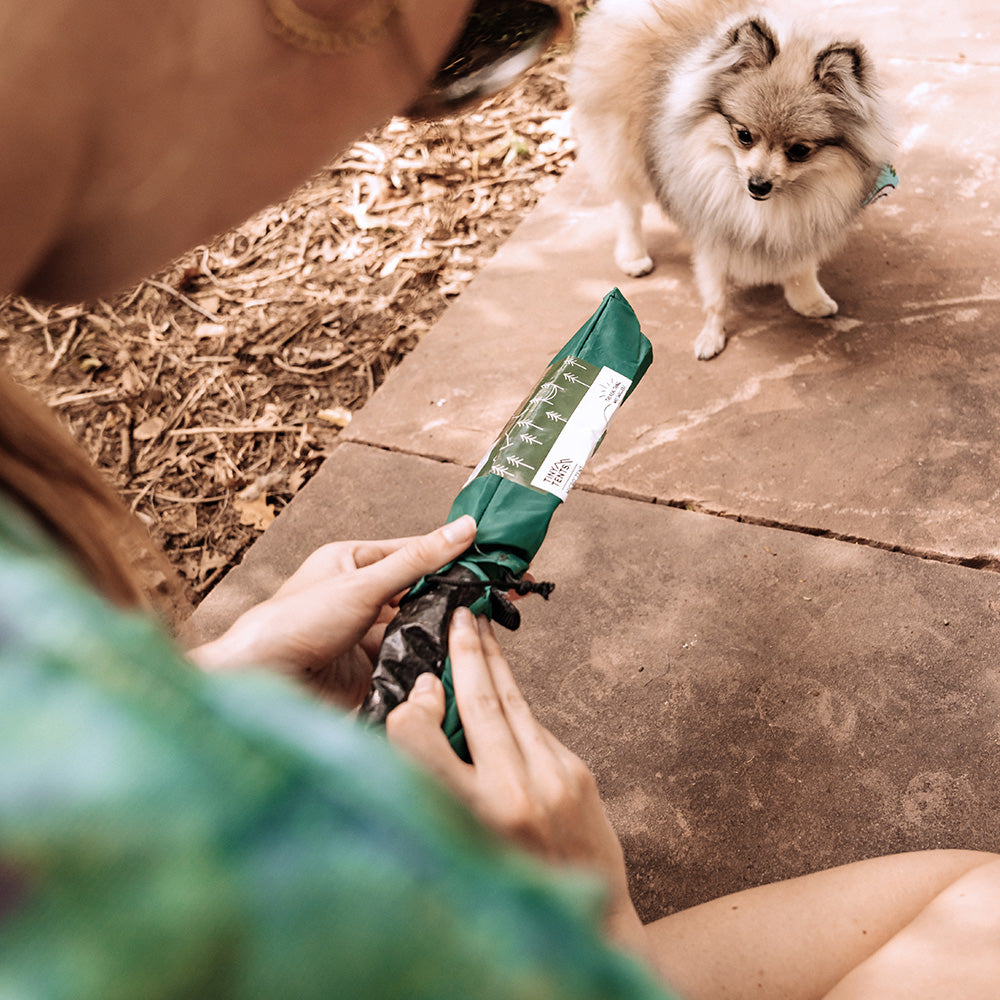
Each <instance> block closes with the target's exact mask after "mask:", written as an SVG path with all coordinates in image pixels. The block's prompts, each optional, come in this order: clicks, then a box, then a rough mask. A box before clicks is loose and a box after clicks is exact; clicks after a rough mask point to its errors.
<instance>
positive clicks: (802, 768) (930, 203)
mask: <svg viewBox="0 0 1000 1000" xmlns="http://www.w3.org/2000/svg"><path fill="white" fill-rule="evenodd" d="M794 5H795V6H797V8H798V9H799V10H809V7H808V6H807V5H805V4H804V3H798V2H797V0H795V3H794ZM815 16H816V17H818V18H820V19H823V20H827V21H832V20H837V21H838V22H839V23H847V22H849V23H850V24H851V25H853V27H854V29H855V30H856V31H857V33H858V34H861V35H862V36H863V37H864V38H865V39H866V41H868V42H869V43H870V45H871V47H872V49H873V50H874V51H875V52H876V53H877V54H878V55H879V56H880V57H881V59H883V60H884V75H885V77H886V79H887V84H888V90H889V94H890V97H891V98H892V99H893V101H894V103H895V104H896V106H897V108H898V112H899V114H898V117H899V133H900V137H901V148H900V157H899V160H898V162H897V166H898V168H899V170H900V173H901V175H902V178H903V183H902V187H901V189H900V190H899V191H898V192H897V193H896V194H894V195H893V196H892V197H891V198H890V199H889V200H888V201H881V202H879V203H878V204H877V205H875V206H874V207H873V208H871V209H870V210H869V211H868V212H866V213H865V218H864V220H863V223H862V225H861V227H860V228H859V231H858V232H857V233H856V234H854V236H853V238H852V240H851V241H850V242H849V244H848V246H847V247H846V249H845V250H844V252H843V253H842V254H840V255H839V256H838V257H837V258H836V259H835V260H834V261H832V262H831V263H830V265H829V266H828V267H827V268H826V269H825V272H824V278H825V280H826V282H827V285H828V288H829V290H830V291H831V292H832V293H833V294H834V295H835V297H837V298H839V300H840V303H841V312H840V315H839V316H838V317H836V318H834V319H832V320H828V321H805V320H803V319H801V318H799V317H796V316H795V315H793V314H791V313H790V312H789V311H788V310H787V308H786V307H785V306H784V304H783V303H782V302H781V301H780V299H779V296H778V294H777V293H776V292H775V291H774V290H769V289H764V290H756V291H752V292H746V293H743V294H741V295H740V296H739V297H738V299H737V303H736V308H735V309H734V311H733V317H732V322H731V323H730V326H731V328H732V332H733V337H732V341H731V343H730V345H729V346H728V347H727V348H726V350H725V352H724V353H723V354H722V355H721V356H720V357H719V358H718V359H716V360H714V361H711V362H708V363H705V362H697V361H695V359H694V357H693V351H692V344H693V340H694V336H695V334H696V333H697V331H698V329H699V327H700V323H701V320H700V309H699V305H698V302H697V300H696V297H695V295H694V291H693V287H692V282H691V279H690V273H689V266H688V262H687V258H686V252H685V249H684V247H683V246H682V245H681V244H680V242H679V240H678V238H677V235H676V233H675V232H674V231H673V229H672V227H671V226H670V224H669V223H668V222H666V221H664V220H662V219H660V218H657V217H656V215H655V213H653V212H650V213H649V215H648V217H649V221H650V225H651V230H652V234H653V236H652V240H653V249H654V254H655V257H656V260H657V270H656V271H655V272H654V273H653V275H651V276H650V277H648V278H645V279H641V280H632V279H624V278H623V277H620V276H619V275H617V274H616V273H615V271H614V267H613V264H612V262H611V242H612V231H611V222H610V219H609V216H608V213H607V211H606V210H605V208H604V207H603V206H602V205H601V204H600V202H599V201H598V200H597V198H596V196H595V194H594V192H592V191H591V190H590V189H589V187H588V184H587V180H586V178H585V176H584V175H583V174H582V173H581V172H580V171H572V172H571V173H570V175H569V176H568V177H567V178H565V179H564V180H563V181H561V182H560V184H559V185H558V186H557V187H556V189H555V190H554V191H553V192H552V193H551V194H550V195H549V196H548V197H547V198H546V199H545V200H544V201H543V202H542V204H541V205H540V206H539V208H538V209H537V210H536V211H535V212H534V213H533V214H532V215H531V216H530V217H529V218H528V220H526V222H525V223H524V224H523V226H522V227H521V228H520V229H519V230H518V232H517V233H516V234H515V236H514V237H513V238H512V239H511V240H510V241H508V243H507V244H505V246H504V247H503V248H502V249H501V250H500V252H499V253H498V255H497V256H496V257H495V258H494V260H493V261H492V262H491V263H490V265H489V266H488V267H487V268H486V269H485V271H484V272H482V274H481V275H480V276H479V277H478V278H477V279H476V280H475V282H474V283H473V284H472V285H471V286H470V288H469V289H468V290H467V291H466V292H465V293H464V294H463V295H462V296H461V297H460V298H459V299H458V300H457V301H456V302H455V303H454V305H453V306H452V307H450V309H449V310H448V312H447V313H446V314H445V316H444V318H443V319H442V321H441V322H440V323H439V324H438V326H437V327H436V328H435V329H434V330H433V331H431V332H430V333H429V334H428V335H426V336H425V337H424V338H423V339H422V341H421V344H420V346H419V347H418V348H417V350H416V351H415V352H414V353H413V354H412V355H411V356H410V357H409V358H408V359H407V360H406V361H405V362H404V363H403V365H402V366H401V367H400V368H399V369H397V370H396V371H395V372H394V373H393V374H392V376H390V378H389V380H388V381H387V383H386V384H385V385H384V386H383V387H382V388H381V389H380V390H379V392H378V393H377V394H376V395H375V397H374V399H373V400H372V401H371V402H370V403H369V404H368V405H367V406H366V407H365V409H364V410H363V411H362V412H361V413H360V414H359V415H358V416H357V418H356V420H355V422H354V424H353V426H352V427H351V428H350V429H349V430H348V432H347V433H346V434H345V435H344V436H343V439H342V443H341V444H340V445H339V446H338V447H337V448H336V450H335V451H334V453H333V455H332V457H331V458H330V459H329V460H328V461H327V462H326V463H325V464H324V466H323V467H322V469H321V470H320V472H319V473H318V474H317V476H316V477H315V478H314V479H313V480H312V481H311V482H310V483H309V484H307V486H306V487H305V488H304V489H303V490H302V491H301V493H300V494H299V495H298V496H297V497H296V498H295V500H294V501H293V503H292V504H291V505H290V506H289V507H288V509H287V510H286V511H285V512H284V513H283V514H282V515H281V516H280V517H279V518H278V519H277V520H276V521H275V523H274V524H273V525H272V526H271V527H270V528H269V529H268V531H267V532H265V534H264V535H263V537H262V538H261V540H260V541H259V542H258V543H257V544H256V545H255V546H254V547H253V548H252V549H251V551H250V552H249V554H248V555H247V557H246V559H245V561H244V563H243V564H242V565H241V566H240V567H238V568H237V569H236V570H234V571H233V572H232V573H230V574H229V575H228V576H227V577H226V579H225V580H224V581H223V582H222V583H221V584H220V585H219V586H218V587H217V588H216V589H215V590H214V591H213V592H212V594H210V595H209V597H208V598H207V599H206V601H205V602H204V603H203V605H202V606H201V608H199V610H198V612H197V613H196V615H195V616H194V618H193V620H192V623H191V629H192V631H193V633H194V634H196V635H200V636H201V637H204V638H207V637H209V636H211V635H214V634H217V633H218V632H219V631H221V630H222V629H224V628H225V627H226V626H227V625H228V624H229V622H230V621H231V620H232V619H233V618H234V617H235V616H236V615H237V614H238V613H239V612H240V611H242V610H244V609H245V608H247V607H249V606H250V605H251V604H253V603H255V602H256V601H258V600H260V599H261V598H263V597H266V596H267V595H268V594H269V593H271V592H272V591H273V590H274V589H275V587H276V586H277V585H278V583H280V581H281V580H283V579H284V578H285V577H286V576H287V575H288V574H289V573H290V572H291V571H292V570H293V569H294V568H295V567H296V566H297V565H298V564H299V562H300V561H301V560H302V558H304V557H305V555H307V554H308V552H310V551H311V550H312V549H313V548H314V547H315V546H317V545H319V544H322V543H323V542H326V541H330V540H333V539H337V538H350V537H378V536H387V535H396V534H405V533H411V532H417V531H424V530H427V529H429V528H430V527H433V526H434V525H435V524H437V523H438V522H439V521H440V520H441V519H442V518H443V517H444V516H445V514H446V512H447V510H448V508H449V506H450V502H451V498H452V497H453V496H454V494H455V492H456V491H457V490H458V489H459V488H460V486H461V484H462V483H463V482H464V480H465V478H466V476H467V475H468V470H469V469H470V468H471V467H472V466H473V465H474V464H475V463H476V462H477V461H478V460H479V458H480V457H481V456H482V454H483V453H484V452H485V450H486V448H487V447H488V446H489V445H490V444H491V443H492V440H493V437H494V436H495V434H496V433H497V431H498V430H499V428H500V427H501V426H502V425H503V423H504V422H505V420H506V419H507V417H508V416H509V415H510V413H511V412H512V411H513V409H514V407H515V406H516V404H517V403H518V402H519V401H520V399H521V398H522V396H523V395H524V394H525V392H526V391H527V389H528V388H530V386H531V385H532V384H533V382H534V381H535V379H536V377H537V375H538V373H539V372H540V371H541V370H542V368H543V366H544V364H545V362H546V361H547V360H548V358H549V357H550V356H551V355H552V354H553V353H554V352H555V351H556V350H557V349H558V348H559V347H560V346H561V345H562V344H563V343H564V342H565V340H566V339H567V338H568V337H569V336H570V335H571V334H572V333H573V332H574V331H575V330H576V329H577V328H578V327H579V326H580V325H581V324H582V323H583V322H584V321H585V319H586V318H587V317H588V316H589V314H590V313H591V312H592V310H593V309H594V308H595V307H596V305H597V304H598V302H599V301H600V299H601V298H602V297H603V295H604V294H605V293H606V292H607V291H608V289H609V288H610V287H612V286H613V285H614V284H618V285H620V287H621V288H622V290H623V291H624V292H625V294H626V295H627V297H628V298H629V300H630V301H631V302H632V304H633V306H634V307H635V308H636V311H637V313H638V314H639V317H640V320H641V322H642V324H643V327H644V329H645V332H646V333H647V335H648V336H649V337H650V338H651V340H652V341H653V344H654V349H655V351H656V360H655V361H654V364H653V367H652V369H651V370H650V372H649V373H648V375H647V376H646V379H645V381H644V382H643V384H642V385H641V386H640V388H639V389H638V390H637V392H636V393H635V394H634V395H633V397H632V398H631V399H630V400H629V402H628V403H627V404H626V406H625V407H624V408H623V409H622V411H621V412H620V413H619V414H618V416H616V418H615V420H614V422H613V423H612V425H611V428H610V431H609V434H608V438H607V440H606V441H605V443H604V445H603V446H602V448H601V450H600V451H599V452H598V454H597V455H596V456H595V458H594V460H593V461H592V463H591V465H590V466H589V467H588V470H587V471H586V472H585V473H584V477H583V478H582V479H581V481H580V484H579V485H578V486H577V488H576V489H574V491H573V492H572V493H571V494H570V497H569V500H568V501H567V503H566V504H565V505H564V506H563V507H562V508H561V509H560V510H559V511H557V513H556V516H555V518H554V520H553V524H552V529H551V531H550V533H549V537H548V539H547V540H546V542H545V545H544V546H543V548H542V550H541V552H540V553H539V556H538V558H537V560H536V562H535V566H534V567H533V571H534V572H535V574H536V576H537V577H539V578H542V579H553V580H555V581H556V583H557V590H556V592H555V594H554V595H553V598H552V600H551V601H550V602H548V603H546V602H543V601H541V600H540V599H536V598H529V599H527V600H526V602H525V604H523V605H522V612H523V615H524V619H525V625H524V626H523V628H522V629H521V631H520V632H518V633H514V634H509V635H505V636H502V639H503V641H504V646H505V648H506V649H507V651H508V652H509V654H510V657H511V660H512V662H513V663H514V664H515V665H516V669H517V672H518V676H519V678H520V680H521V681H522V683H523V685H524V687H525V690H526V693H527V694H528V697H529V699H530V700H531V702H532V704H533V705H534V706H535V708H536V711H537V712H538V714H539V715H540V716H541V718H542V719H543V720H544V721H545V722H546V723H547V724H548V725H550V726H551V727H552V728H553V729H554V731H555V732H556V733H557V735H559V736H560V737H561V738H563V739H564V740H565V741H566V742H567V743H568V744H569V745H570V746H572V747H573V748H574V749H576V750H577V751H578V752H579V753H580V754H581V755H582V756H583V757H584V758H585V759H587V760H588V762H589V763H590V764H591V765H592V766H593V767H594V769H595V771H596V773H597V775H598V780H599V782H600V784H601V787H602V791H603V792H604V794H605V797H606V799H607V801H608V804H609V809H610V812H611V815H612V817H613V819H614V820H615V822H616V824H617V825H618V827H619V829H620V830H621V832H622V835H623V840H624V843H625V847H626V853H627V857H628V861H629V865H630V871H631V877H632V882H633V887H634V888H635V890H636V895H637V899H638V903H639V906H640V909H641V911H642V912H643V914H644V915H646V916H656V915H659V914H661V913H664V912H668V911H669V910H672V909H675V908H678V907H681V906H686V905H689V904H691V903H694V902H697V901H699V900H702V899H706V898H710V897H713V896H716V895H718V894H720V893H722V892H727V891H731V890H733V889H738V888H742V887H744V886H746V885H752V884H759V883H762V882H766V881H771V880H773V879H776V878H784V877H789V876H792V875H797V874H800V873H802V872H805V871H809V870H814V869H816V868H820V867H824V866H827V865H830V864H836V863H840V862H845V861H850V860H854V859H856V858H859V857H865V856H870V855H875V854H881V853H885V852H888V851H895V850H907V849H918V848H925V847H972V848H988V849H995V848H996V844H997V837H998V827H997V822H996V818H995V817H996V816H997V815H998V814H1000V813H998V806H1000V802H998V797H1000V787H998V783H997V781H996V775H997V773H998V767H997V765H998V763H1000V762H998V754H1000V722H998V721H997V720H998V719H1000V712H998V707H1000V705H998V702H1000V652H998V651H1000V617H998V612H1000V576H998V575H997V573H996V572H988V571H984V570H983V569H982V568H978V569H977V568H974V567H987V568H989V569H996V568H997V567H998V559H1000V541H998V539H1000V531H998V528H1000V524H998V517H1000V514H998V504H997V500H998V492H1000V468H998V462H1000V459H998V458H997V457H996V449H995V447H994V438H995V434H996V423H997V420H996V408H997V404H996V400H997V398H998V391H1000V347H998V343H997V339H998V338H997V334H998V332H1000V305H998V303H1000V278H998V276H997V269H996V249H995V245H996V235H997V232H998V231H1000V175H998V160H997V155H998V154H997V149H998V148H1000V143H998V141H997V140H998V138H1000V124H998V119H997V116H996V115H995V113H994V108H993V104H994V103H995V100H996V96H997V94H1000V55H998V51H1000V14H998V12H997V11H996V10H994V9H993V8H990V9H985V8H984V7H980V6H979V4H978V0H975V2H974V0H957V2H954V3H949V4H947V6H946V5H945V4H943V3H937V2H932V0H920V2H918V3H916V4H909V5H902V4H889V5H871V4H870V3H868V4H866V3H862V2H860V0H848V2H839V0H834V2H831V3H826V4H824V5H822V8H821V9H820V10H818V11H816V12H815ZM851 33H852V34H853V33H854V32H853V31H852V32H851ZM689 508H691V509H689ZM713 514H714V515H721V516H711V515H713ZM823 535H825V536H827V537H820V536H823ZM852 540H857V541H859V542H863V544H855V543H854V542H852ZM894 548H896V549H900V550H902V551H895V552H894V551H891V550H892V549H894ZM920 553H923V554H926V555H927V556H929V558H919V557H918V555H917V554H920ZM949 560H953V561H955V562H954V563H949ZM959 563H964V565H963V564H959Z"/></svg>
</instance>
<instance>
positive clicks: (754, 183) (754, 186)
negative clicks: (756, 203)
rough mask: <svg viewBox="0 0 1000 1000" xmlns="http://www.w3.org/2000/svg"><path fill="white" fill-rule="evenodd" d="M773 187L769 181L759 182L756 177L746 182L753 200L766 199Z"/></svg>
mask: <svg viewBox="0 0 1000 1000" xmlns="http://www.w3.org/2000/svg"><path fill="white" fill-rule="evenodd" d="M773 186H774V185H773V184H772V183H771V182H770V181H759V180H757V178H756V177H751V178H750V180H749V181H747V188H748V189H749V191H750V193H751V194H752V195H753V196H754V197H755V198H766V197H767V196H768V195H769V194H770V193H771V188H772V187H773Z"/></svg>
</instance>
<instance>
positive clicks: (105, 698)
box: [0, 498, 664, 1000]
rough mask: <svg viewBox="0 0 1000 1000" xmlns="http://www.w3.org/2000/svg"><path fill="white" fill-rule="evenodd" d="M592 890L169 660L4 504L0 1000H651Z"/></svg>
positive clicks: (233, 685) (158, 638)
mask: <svg viewBox="0 0 1000 1000" xmlns="http://www.w3.org/2000/svg"><path fill="white" fill-rule="evenodd" d="M599 904H600V898H599V894H598V893H597V892H596V890H595V887H594V885H593V884H591V883H589V882H586V881H583V880H581V879H580V878H575V879H571V878H569V877H567V876H558V877H557V876H554V875H553V874H552V873H550V872H547V871H544V870H542V869H541V867H540V866H538V865H536V864H534V863H533V862H531V861H530V860H529V859H527V858H525V857H524V856H522V855H520V854H518V853H516V852H514V851H513V850H511V849H509V848H507V847H506V846H504V845H501V844H499V843H497V842H496V840H495V839H494V838H492V837H491V836H489V835H488V834H486V833H485V832H484V831H483V830H482V829H481V828H480V827H479V826H478V825H477V824H476V823H475V822H474V821H473V820H472V819H471V817H470V816H469V815H468V814H467V813H466V812H465V810H464V809H463V808H462V807H461V806H460V805H458V804H457V803H456V802H454V801H453V800H452V799H451V798H450V797H448V796H447V795H446V794H445V793H443V792H442V791H440V790H439V789H437V787H436V786H434V785H433V784H432V783H431V782H429V781H428V780H426V779H424V778H423V777H421V776H420V775H419V774H417V773H416V772H414V771H412V770H411V769H410V768H409V767H408V766H406V765H405V764H404V763H403V762H401V761H400V760H399V759H398V758H397V757H396V756H395V755H394V753H393V752H392V751H391V749H390V748H389V747H387V746H386V745H385V744H384V742H383V741H382V740H381V739H380V738H379V737H377V736H375V735H372V734H371V733H368V732H365V731H363V730H362V729H361V728H360V727H358V726H356V725H354V724H353V723H351V722H350V721H349V720H347V719H344V718H341V717H338V716H336V715H335V714H333V713H332V712H331V711H330V710H329V709H327V708H325V707H324V706H321V705H319V704H317V703H315V702H314V701H312V700H311V699H310V698H309V697H308V696H307V695H305V694H304V693H301V692H299V691H298V689H297V688H295V686H294V685H292V684H290V683H289V682H287V681H283V680H281V679H280V678H276V677H271V676H269V675H267V674H265V673H263V672H254V673H248V674H243V675H239V676H229V677H217V676H207V675H203V674H201V673H199V672H198V671H197V670H195V669H194V668H193V667H191V666H190V665H188V664H187V662H186V661H185V660H184V659H183V657H182V656H181V655H180V654H179V653H178V652H177V651H176V649H175V648H174V647H173V645H172V644H171V642H170V641H169V639H167V638H166V637H165V636H164V634H163V633H162V632H161V631H160V630H159V628H158V627H157V625H156V624H155V623H154V622H153V621H151V620H150V619H149V618H148V617H145V616H141V615H139V614H130V613H122V612H119V611H116V610H114V609H113V608H111V607H109V606H108V604H107V603H105V602H104V601H103V600H102V599H101V598H100V597H99V596H97V595H96V594H95V593H94V592H93V591H92V590H91V589H90V588H89V587H87V586H86V585H85V584H84V583H82V582H81V581H80V580H79V579H78V578H77V576H76V574H75V572H74V570H73V569H72V568H71V567H69V566H68V565H67V563H66V562H65V561H64V560H63V559H62V558H61V557H60V556H59V555H58V553H56V552H55V551H54V550H53V548H52V546H51V545H50V544H49V543H48V541H47V540H46V539H45V538H44V537H43V536H41V535H40V534H39V533H38V531H37V530H36V529H35V528H34V526H33V524H32V523H31V522H29V521H28V520H27V519H26V518H25V517H24V516H23V515H22V514H21V513H20V512H19V511H18V510H17V509H16V508H14V507H13V506H12V505H10V504H9V503H8V502H7V501H5V500H3V499H2V498H0V998H2V1000H64V998H65V1000H70V998H72V1000H90V998H93V1000H158V998H166V997H171V998H182V1000H198V998H202V997H204V998H209V997H211V998H213V1000H224V998H241V1000H242V998H260V1000H275V998H281V997H290V998H292V997H294V998H296V1000H310V998H313V997H317V998H318V997H338V998H340V997H356V998H373V1000H374V998H378V1000H387V998H394V997H407V998H428V1000H430V998H434V1000H448V998H455V1000H475V998H480V997H482V998H486V997H489V998H491V1000H496V998H505V997H512V998H515V997H516V998H537V1000H560V998H567V1000H569V998H572V1000H584V998H590V997H593V998H597V997H637V998H646V997H649V998H653V997H660V998H661V1000H662V998H663V996H664V994H663V993H662V992H661V991H660V989H659V988H658V987H657V986H656V985H655V984H654V983H653V981H652V980H651V979H650V978H648V977H647V976H646V974H645V972H644V971H643V970H642V969H640V968H639V966H638V965H637V964H635V963H633V962H632V961H631V960H630V959H629V958H627V957H626V956H624V955H622V954H619V953H617V952H615V951H613V950H610V949H608V948H607V947H606V946H605V945H604V944H602V942H601V938H600V934H599V931H598V914H599Z"/></svg>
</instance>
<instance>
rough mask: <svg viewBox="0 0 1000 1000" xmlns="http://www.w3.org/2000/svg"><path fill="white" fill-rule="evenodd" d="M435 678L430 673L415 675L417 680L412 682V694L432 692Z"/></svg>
mask: <svg viewBox="0 0 1000 1000" xmlns="http://www.w3.org/2000/svg"><path fill="white" fill-rule="evenodd" d="M436 679H437V678H435V676H434V675H433V674H432V673H428V672H427V671H425V672H424V673H422V674H418V675H417V679H416V680H415V681H414V682H413V692H412V693H413V694H426V693H428V692H430V691H433V690H434V682H435V680H436Z"/></svg>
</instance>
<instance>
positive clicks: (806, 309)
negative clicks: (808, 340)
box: [788, 292, 837, 319]
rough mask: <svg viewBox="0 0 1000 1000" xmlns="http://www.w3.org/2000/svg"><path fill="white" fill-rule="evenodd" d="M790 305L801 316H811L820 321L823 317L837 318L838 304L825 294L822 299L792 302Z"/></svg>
mask: <svg viewBox="0 0 1000 1000" xmlns="http://www.w3.org/2000/svg"><path fill="white" fill-rule="evenodd" d="M788 304H789V305H790V306H791V307H792V308H793V309H794V310H795V311H796V312H797V313H798V314H799V315H800V316H809V317H810V318H811V319H819V318H820V317H821V316H835V315H836V313H837V303H836V302H834V300H833V299H831V298H830V296H829V295H827V294H826V293H825V292H824V293H823V297H822V298H817V299H810V300H809V301H808V302H798V301H797V302H792V301H791V300H790V299H789V302H788Z"/></svg>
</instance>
